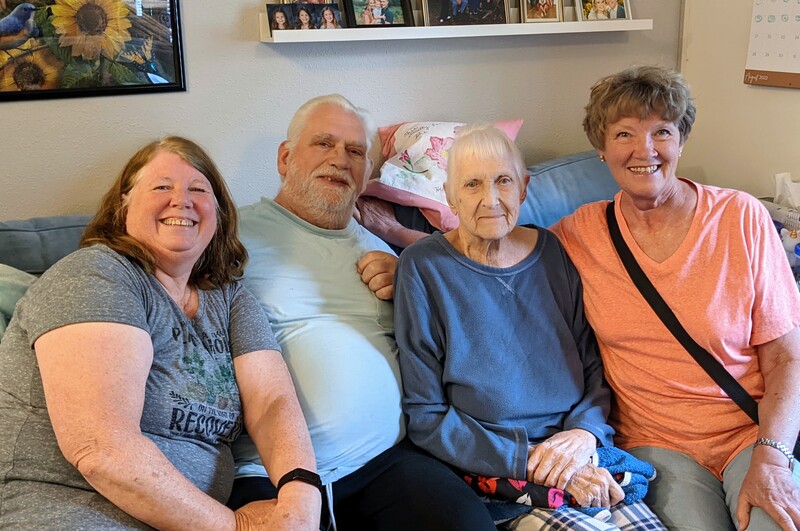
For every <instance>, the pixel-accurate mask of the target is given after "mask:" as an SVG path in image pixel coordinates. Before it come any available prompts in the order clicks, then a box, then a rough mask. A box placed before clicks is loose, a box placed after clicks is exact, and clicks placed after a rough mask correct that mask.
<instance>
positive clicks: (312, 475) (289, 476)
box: [275, 468, 323, 492]
mask: <svg viewBox="0 0 800 531" xmlns="http://www.w3.org/2000/svg"><path fill="white" fill-rule="evenodd" d="M290 481H302V482H303V483H308V484H309V485H313V486H315V487H317V488H318V489H319V490H320V492H322V490H323V486H322V480H321V479H320V477H319V474H317V473H316V472H312V471H310V470H306V469H305V468H295V469H293V470H290V471H288V472H287V473H285V474H284V475H283V477H282V478H281V479H280V480H279V481H278V484H277V485H276V486H275V488H276V489H277V490H278V492H280V490H281V487H283V486H284V485H286V484H287V483H289V482H290Z"/></svg>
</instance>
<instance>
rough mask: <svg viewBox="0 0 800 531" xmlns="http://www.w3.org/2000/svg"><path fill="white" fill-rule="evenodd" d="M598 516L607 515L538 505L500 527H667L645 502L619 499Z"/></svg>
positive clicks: (588, 530)
mask: <svg viewBox="0 0 800 531" xmlns="http://www.w3.org/2000/svg"><path fill="white" fill-rule="evenodd" d="M609 513H610V514H609ZM598 516H600V517H601V518H602V517H605V520H601V519H599V518H592V517H591V516H588V515H586V514H584V513H582V512H580V511H577V510H575V509H571V508H563V509H557V510H553V509H541V508H536V509H533V510H532V511H531V512H529V513H527V514H524V515H522V516H520V517H519V518H516V519H515V520H512V521H511V522H509V523H508V524H505V525H503V526H501V527H500V528H501V529H507V530H509V531H539V530H546V531H566V530H569V529H578V530H581V531H634V530H636V531H667V527H666V526H665V525H664V524H662V523H661V521H660V520H659V519H658V517H657V516H656V515H655V514H654V513H653V511H651V510H650V508H649V507H648V506H647V505H645V504H644V503H643V502H637V503H633V504H631V505H625V504H623V503H620V504H618V505H615V506H614V507H612V508H611V509H610V511H609V512H607V513H606V512H604V513H603V515H602V516H601V515H598Z"/></svg>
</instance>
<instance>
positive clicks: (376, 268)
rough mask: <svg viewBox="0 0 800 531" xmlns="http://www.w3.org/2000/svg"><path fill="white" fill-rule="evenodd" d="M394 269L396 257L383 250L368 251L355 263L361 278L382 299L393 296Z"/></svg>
mask: <svg viewBox="0 0 800 531" xmlns="http://www.w3.org/2000/svg"><path fill="white" fill-rule="evenodd" d="M395 269H397V257H396V256H394V255H392V254H389V253H385V252H383V251H370V252H368V253H367V254H365V255H364V256H362V257H361V259H360V260H359V261H358V264H356V270H357V271H358V274H359V275H361V280H362V281H363V282H364V284H366V285H367V286H369V289H370V290H372V292H373V293H374V294H375V296H376V297H378V298H379V299H380V300H382V301H390V300H392V298H393V297H394V271H395Z"/></svg>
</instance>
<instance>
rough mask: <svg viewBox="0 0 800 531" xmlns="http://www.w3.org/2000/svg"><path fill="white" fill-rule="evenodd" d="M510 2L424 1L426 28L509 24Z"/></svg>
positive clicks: (487, 0) (482, 0) (503, 0)
mask: <svg viewBox="0 0 800 531" xmlns="http://www.w3.org/2000/svg"><path fill="white" fill-rule="evenodd" d="M509 1H510V0H422V12H423V16H424V17H425V25H426V26H462V25H463V26H471V25H477V24H507V23H508V22H509V21H510V9H509ZM576 1H577V0H576Z"/></svg>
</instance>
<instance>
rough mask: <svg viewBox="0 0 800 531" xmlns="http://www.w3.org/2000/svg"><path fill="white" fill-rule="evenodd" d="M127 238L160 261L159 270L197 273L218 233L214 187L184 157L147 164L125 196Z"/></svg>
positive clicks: (166, 156) (162, 156) (164, 155)
mask: <svg viewBox="0 0 800 531" xmlns="http://www.w3.org/2000/svg"><path fill="white" fill-rule="evenodd" d="M125 200H126V201H127V213H126V217H125V227H126V231H127V233H128V234H129V235H130V236H131V237H133V238H135V239H136V240H138V241H139V242H140V243H142V244H144V245H145V246H146V247H147V248H148V249H149V250H150V252H152V253H153V255H154V256H155V258H156V267H157V268H159V269H164V268H165V267H168V268H169V269H174V268H175V267H176V266H177V267H180V268H183V269H187V268H188V270H189V271H191V268H192V266H193V265H194V263H195V262H196V261H197V259H198V258H199V257H200V255H202V254H203V251H204V250H205V248H206V247H207V246H208V244H209V242H210V241H211V238H212V237H213V236H214V233H215V231H216V229H217V201H216V198H215V196H214V192H213V189H212V187H211V183H210V182H209V181H208V179H207V178H206V177H205V176H204V175H203V174H202V173H200V172H199V171H198V170H197V169H195V168H194V167H192V166H191V165H190V164H189V163H187V162H186V161H184V160H183V159H182V158H181V157H179V156H178V155H176V154H174V153H171V152H167V151H161V152H158V153H157V154H156V155H155V156H154V157H153V159H152V160H151V161H150V162H149V163H147V164H146V165H144V166H143V167H142V169H141V170H140V172H139V175H138V180H137V182H136V184H135V185H134V186H133V188H132V189H131V190H130V192H129V193H128V194H127V195H126V196H125Z"/></svg>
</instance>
